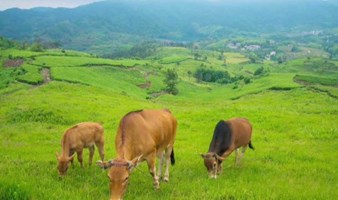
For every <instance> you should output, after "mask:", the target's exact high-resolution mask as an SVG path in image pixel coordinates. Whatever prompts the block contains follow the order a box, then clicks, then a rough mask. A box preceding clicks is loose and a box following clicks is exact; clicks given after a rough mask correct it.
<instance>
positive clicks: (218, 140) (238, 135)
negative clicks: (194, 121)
mask: <svg viewBox="0 0 338 200" xmlns="http://www.w3.org/2000/svg"><path fill="white" fill-rule="evenodd" d="M251 134H252V126H251V124H250V123H249V121H248V120H247V119H243V118H233V119H230V120H227V121H224V120H221V121H219V122H218V124H217V125H216V127H215V130H214V135H213V138H212V141H211V143H210V147H209V151H208V153H206V154H201V156H202V158H203V159H204V165H205V167H206V168H207V170H208V172H209V176H210V177H211V178H217V174H219V173H220V172H221V171H222V162H223V160H224V159H225V158H226V157H228V156H229V155H230V154H231V153H232V152H233V151H234V150H236V164H238V163H239V161H240V158H239V155H238V154H239V148H240V147H242V155H241V156H240V157H241V158H242V157H243V155H244V152H245V150H246V148H247V146H249V147H250V148H251V149H253V146H252V145H251Z"/></svg>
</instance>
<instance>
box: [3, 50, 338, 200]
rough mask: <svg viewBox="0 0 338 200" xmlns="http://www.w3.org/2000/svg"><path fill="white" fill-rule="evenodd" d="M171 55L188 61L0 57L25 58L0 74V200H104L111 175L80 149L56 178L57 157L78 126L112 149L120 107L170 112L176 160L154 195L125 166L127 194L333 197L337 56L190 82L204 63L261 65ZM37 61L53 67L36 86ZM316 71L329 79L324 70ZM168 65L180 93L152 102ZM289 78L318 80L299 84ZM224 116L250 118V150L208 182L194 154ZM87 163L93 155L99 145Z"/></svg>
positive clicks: (235, 67)
mask: <svg viewBox="0 0 338 200" xmlns="http://www.w3.org/2000/svg"><path fill="white" fill-rule="evenodd" d="M175 51H179V52H185V54H184V56H185V57H189V56H191V55H190V54H189V50H187V49H183V48H172V49H170V48H167V49H164V50H163V51H162V52H160V53H161V54H162V55H158V56H157V57H158V58H159V59H158V60H156V59H155V58H153V60H122V61H121V60H108V59H102V58H96V57H94V56H91V55H88V54H81V53H78V54H77V53H76V52H72V53H73V54H72V55H71V56H70V55H69V56H67V55H63V56H61V55H59V52H58V51H57V50H53V51H51V52H48V54H50V55H46V52H45V53H44V54H42V53H41V55H38V54H34V53H33V52H32V53H28V52H26V51H20V50H13V52H12V53H11V52H10V50H6V52H5V53H6V55H2V58H7V57H8V55H9V54H11V55H15V57H18V56H21V57H22V58H23V59H24V60H25V63H24V64H23V65H22V66H20V67H16V68H13V67H10V68H5V67H1V69H0V77H1V80H0V158H1V163H0V172H1V175H0V199H4V200H7V199H8V200H9V199H13V200H19V199H20V200H21V199H34V200H35V199H39V200H40V199H48V200H53V199H69V200H77V199H81V200H83V199H88V200H90V199H109V194H110V193H109V188H108V186H109V179H108V178H107V171H105V170H102V169H100V168H99V167H98V166H96V165H93V166H89V165H88V156H89V152H88V150H85V151H84V167H83V168H81V167H80V165H79V163H78V162H77V160H76V159H75V160H74V161H75V162H74V166H72V167H70V169H69V170H68V174H67V175H66V176H65V177H63V178H59V176H58V173H57V169H56V167H57V160H56V156H55V153H56V152H59V153H60V151H61V145H60V142H61V137H62V135H63V133H64V131H65V130H66V129H67V128H69V127H71V126H72V125H74V124H76V123H79V122H84V121H94V122H99V123H101V124H102V125H103V127H104V128H105V157H106V159H107V160H108V159H112V158H114V157H115V155H116V151H115V147H114V138H115V133H116V130H117V126H118V123H119V120H120V119H121V118H122V117H123V116H124V115H125V114H126V113H128V112H129V111H132V110H139V109H162V108H168V109H170V110H171V111H172V113H173V114H174V116H176V118H177V120H178V130H177V137H176V142H175V146H174V149H175V158H176V164H175V165H174V166H171V168H170V180H169V182H168V183H166V182H161V183H160V189H159V190H155V189H154V188H153V183H152V177H151V176H150V174H149V173H148V169H147V166H146V164H145V163H142V164H140V165H139V167H138V168H139V169H135V170H134V171H133V173H132V175H131V178H130V181H129V187H128V189H127V192H126V195H125V197H124V199H126V200H128V199H149V200H152V199H154V200H155V199H168V200H169V199H180V200H181V199H183V200H192V199H194V200H196V199H197V200H204V199H215V200H227V199H229V200H230V199H231V200H233V199H236V200H237V199H323V200H324V199H325V200H326V199H338V193H337V189H338V188H337V183H338V162H337V156H338V153H337V152H338V151H337V149H338V123H337V122H338V100H337V96H336V95H337V94H338V92H337V91H338V89H337V85H335V84H336V82H335V81H336V80H337V79H336V78H334V77H337V76H336V75H337V73H338V67H337V65H336V64H334V62H330V63H333V65H332V64H327V63H325V65H321V64H323V63H324V62H325V61H322V60H314V59H313V60H314V61H313V62H312V63H314V64H311V66H310V65H309V64H308V65H306V62H305V63H304V60H303V59H300V60H295V61H290V62H289V63H285V64H283V65H278V66H272V65H271V66H270V65H268V64H264V63H263V64H262V65H264V67H266V68H270V71H271V72H270V73H268V74H265V75H264V76H253V75H252V77H251V82H250V83H248V84H245V83H243V82H239V83H231V84H226V85H222V84H217V83H201V82H196V80H195V79H194V77H192V76H191V75H189V74H188V73H187V72H188V71H191V72H193V71H194V70H196V69H197V68H198V67H200V65H201V64H202V63H203V64H204V65H205V66H209V65H212V66H213V69H222V68H225V69H226V70H229V71H230V72H232V73H241V72H245V71H248V70H250V71H252V72H254V71H255V70H256V68H258V66H257V65H250V64H245V62H246V59H247V58H245V57H244V56H239V55H238V54H229V55H228V56H229V57H230V56H233V57H234V63H232V64H230V63H229V64H228V66H221V64H219V61H217V59H214V58H212V57H210V55H209V54H208V55H209V56H208V60H207V61H196V60H194V59H193V56H192V57H191V59H188V60H184V61H181V63H180V65H177V64H172V63H171V64H164V65H163V66H162V65H161V61H163V60H168V61H170V60H176V59H177V60H180V59H181V58H182V57H177V56H176V55H174V54H173V55H174V56H169V54H170V53H172V52H175ZM20 52H21V53H22V54H20ZM1 53H2V52H1ZM32 54H34V55H33V56H34V59H32V57H31V56H32ZM167 54H168V55H167ZM178 54H179V53H178ZM236 56H237V58H238V59H239V60H235V57H236ZM164 57H168V58H167V59H164ZM55 58H57V59H55ZM2 61H3V60H2ZM242 61H243V62H242ZM305 61H306V60H305ZM28 62H29V64H28ZM43 63H45V66H48V69H49V70H50V76H51V81H50V82H48V83H44V82H43V80H44V79H43V78H44V77H43V74H41V68H43V66H44V65H43ZM93 63H95V66H93V65H90V64H93ZM115 63H119V65H115ZM307 63H308V62H307ZM318 63H319V65H318V67H315V65H317V64H318ZM159 66H160V67H159ZM321 66H324V67H326V68H325V69H326V70H329V71H330V74H331V75H330V76H325V72H324V71H323V69H321ZM167 68H177V72H178V75H179V77H180V82H179V83H178V89H179V93H178V95H175V96H174V95H169V94H162V95H160V96H157V97H154V98H149V95H151V94H152V93H153V92H159V91H160V90H161V89H162V88H163V87H164V83H163V78H164V71H165V69H167ZM296 76H298V79H299V78H301V79H302V80H303V81H309V82H311V83H313V84H315V85H311V84H310V85H309V84H305V83H304V82H302V81H297V80H295V77H296ZM316 77H320V79H316ZM326 78H327V79H326ZM25 80H27V81H25ZM314 80H317V81H314ZM145 83H149V85H144V84H145ZM236 84H237V85H236ZM235 85H236V87H234V86H235ZM232 117H245V118H247V119H249V121H250V122H251V123H252V125H253V138H252V144H253V146H254V147H255V150H251V149H248V150H247V151H246V153H245V155H244V158H243V160H242V162H241V164H240V165H237V166H236V165H235V158H234V154H232V155H231V156H230V157H229V158H227V159H226V160H225V162H224V164H223V172H222V174H221V175H220V176H219V177H218V178H217V179H209V178H208V176H207V170H206V169H205V167H204V165H203V160H202V158H201V156H200V154H201V153H206V152H207V150H208V147H209V144H210V141H211V138H212V134H213V130H214V128H215V125H216V123H217V122H218V121H219V120H220V119H229V118H232ZM94 160H99V156H98V151H97V149H96V151H95V154H94Z"/></svg>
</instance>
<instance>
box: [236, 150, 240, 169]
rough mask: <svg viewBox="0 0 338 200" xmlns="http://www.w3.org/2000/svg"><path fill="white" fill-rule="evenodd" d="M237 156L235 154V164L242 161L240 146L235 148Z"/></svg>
mask: <svg viewBox="0 0 338 200" xmlns="http://www.w3.org/2000/svg"><path fill="white" fill-rule="evenodd" d="M235 153H236V156H235V164H236V165H238V164H239V162H240V153H239V148H237V149H236V150H235Z"/></svg>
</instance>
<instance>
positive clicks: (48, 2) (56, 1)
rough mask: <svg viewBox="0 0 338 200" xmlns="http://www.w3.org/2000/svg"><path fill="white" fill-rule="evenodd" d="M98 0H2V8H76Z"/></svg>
mask: <svg viewBox="0 0 338 200" xmlns="http://www.w3.org/2000/svg"><path fill="white" fill-rule="evenodd" d="M97 1H101V0H0V10H6V9H9V8H14V7H16V8H23V9H28V8H34V7H53V8H57V7H65V8H74V7H77V6H80V5H85V4H88V3H93V2H97Z"/></svg>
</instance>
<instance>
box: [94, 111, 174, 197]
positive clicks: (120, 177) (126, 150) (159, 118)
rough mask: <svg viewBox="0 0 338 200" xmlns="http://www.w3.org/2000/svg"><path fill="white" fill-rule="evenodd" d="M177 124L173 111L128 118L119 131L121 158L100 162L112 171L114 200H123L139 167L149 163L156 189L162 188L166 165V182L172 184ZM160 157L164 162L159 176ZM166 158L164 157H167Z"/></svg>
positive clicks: (140, 113)
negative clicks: (158, 160) (161, 181)
mask: <svg viewBox="0 0 338 200" xmlns="http://www.w3.org/2000/svg"><path fill="white" fill-rule="evenodd" d="M176 127H177V121H176V119H175V117H174V116H173V115H172V114H171V113H170V111H169V110H140V111H134V112H130V113H128V114H127V115H125V116H124V117H123V118H122V119H121V121H120V125H119V128H118V130H117V134H116V138H115V148H116V151H117V158H115V159H114V160H110V161H108V162H101V161H99V162H98V165H99V166H101V167H102V168H105V169H106V168H110V170H109V172H108V177H109V179H110V193H111V196H110V199H112V200H116V199H122V198H123V195H124V193H125V191H126V188H127V184H128V180H129V176H130V174H131V171H132V169H133V168H135V167H136V166H137V164H138V163H140V162H142V161H144V160H145V161H146V162H147V164H148V168H149V171H150V174H151V175H152V176H153V180H154V187H155V188H157V189H158V188H159V179H160V177H161V173H162V165H163V163H164V162H166V170H165V174H164V178H163V179H164V181H169V164H170V161H171V164H174V162H175V159H174V150H173V145H174V142H175V136H176ZM156 156H157V157H158V158H159V159H160V162H159V168H158V172H157V173H156V167H155V160H156ZM163 156H164V157H163Z"/></svg>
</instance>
